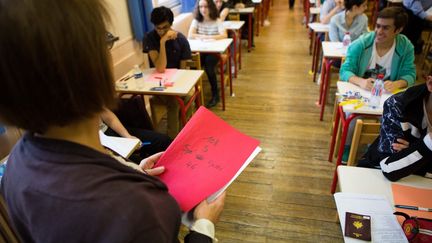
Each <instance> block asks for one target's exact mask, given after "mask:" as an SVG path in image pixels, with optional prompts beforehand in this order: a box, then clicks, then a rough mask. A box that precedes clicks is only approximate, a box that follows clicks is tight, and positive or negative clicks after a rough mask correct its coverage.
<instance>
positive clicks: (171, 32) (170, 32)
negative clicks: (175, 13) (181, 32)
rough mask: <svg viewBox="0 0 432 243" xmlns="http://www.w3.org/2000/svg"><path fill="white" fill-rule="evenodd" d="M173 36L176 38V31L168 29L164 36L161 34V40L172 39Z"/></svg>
mask: <svg viewBox="0 0 432 243" xmlns="http://www.w3.org/2000/svg"><path fill="white" fill-rule="evenodd" d="M175 38H177V32H176V31H174V30H168V31H167V32H166V33H165V35H164V36H162V38H161V41H164V42H166V41H169V40H174V39H175Z"/></svg>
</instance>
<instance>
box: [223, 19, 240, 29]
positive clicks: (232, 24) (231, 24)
mask: <svg viewBox="0 0 432 243" xmlns="http://www.w3.org/2000/svg"><path fill="white" fill-rule="evenodd" d="M244 24H245V21H231V20H228V21H224V22H223V27H224V28H225V29H227V30H239V29H241V27H243V25H244Z"/></svg>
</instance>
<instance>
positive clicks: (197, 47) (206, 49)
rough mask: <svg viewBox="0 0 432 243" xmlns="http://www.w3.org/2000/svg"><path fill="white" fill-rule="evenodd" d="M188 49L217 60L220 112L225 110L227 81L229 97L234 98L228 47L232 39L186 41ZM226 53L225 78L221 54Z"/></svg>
mask: <svg viewBox="0 0 432 243" xmlns="http://www.w3.org/2000/svg"><path fill="white" fill-rule="evenodd" d="M188 41H189V45H190V48H191V50H192V52H199V53H208V54H213V55H216V56H217V57H218V58H219V71H220V82H221V85H220V90H221V97H222V110H225V81H228V82H229V84H230V95H231V96H234V93H233V87H232V76H231V53H230V48H229V46H230V45H231V43H232V41H233V40H232V39H230V38H227V39H220V40H209V41H202V40H196V39H188ZM224 53H227V55H228V58H227V61H228V67H227V69H228V77H225V72H224V64H225V63H224V62H225V60H224V59H223V58H222V54H224Z"/></svg>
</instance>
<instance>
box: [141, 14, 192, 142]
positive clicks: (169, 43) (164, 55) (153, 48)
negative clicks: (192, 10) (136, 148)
mask: <svg viewBox="0 0 432 243" xmlns="http://www.w3.org/2000/svg"><path fill="white" fill-rule="evenodd" d="M150 21H151V22H152V23H153V25H154V26H155V29H154V30H152V31H150V32H149V33H147V35H146V36H145V38H144V43H143V46H144V52H145V53H148V55H149V57H150V66H152V67H155V68H156V70H157V71H158V72H160V73H163V72H165V69H167V68H179V69H185V68H186V61H188V60H190V59H191V58H192V54H191V49H190V46H189V42H188V40H187V39H186V37H185V36H184V35H183V34H182V33H180V32H177V31H175V30H173V29H172V28H171V26H172V23H173V21H174V14H173V12H172V11H171V9H169V8H166V7H164V6H161V7H157V8H155V9H153V11H152V13H151V16H150ZM151 102H152V103H155V102H156V103H157V102H160V103H163V104H165V105H166V106H167V110H168V114H167V123H168V124H167V134H168V136H170V137H171V138H175V136H176V135H177V134H178V132H179V130H180V121H179V106H178V103H177V101H176V100H175V99H174V98H173V97H161V96H158V97H153V98H152V99H151Z"/></svg>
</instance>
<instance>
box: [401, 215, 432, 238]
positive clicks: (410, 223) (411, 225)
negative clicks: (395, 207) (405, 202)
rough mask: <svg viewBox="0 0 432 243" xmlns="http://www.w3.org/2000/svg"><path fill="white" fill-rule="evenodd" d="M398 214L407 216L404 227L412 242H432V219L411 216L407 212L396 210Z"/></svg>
mask: <svg viewBox="0 0 432 243" xmlns="http://www.w3.org/2000/svg"><path fill="white" fill-rule="evenodd" d="M394 214H395V215H397V216H403V217H404V218H405V220H404V222H403V223H402V229H403V231H404V233H405V236H406V237H407V239H408V241H409V242H411V243H423V242H432V220H431V219H425V218H418V217H415V216H414V217H410V216H409V215H408V214H406V213H402V212H395V213H394Z"/></svg>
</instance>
